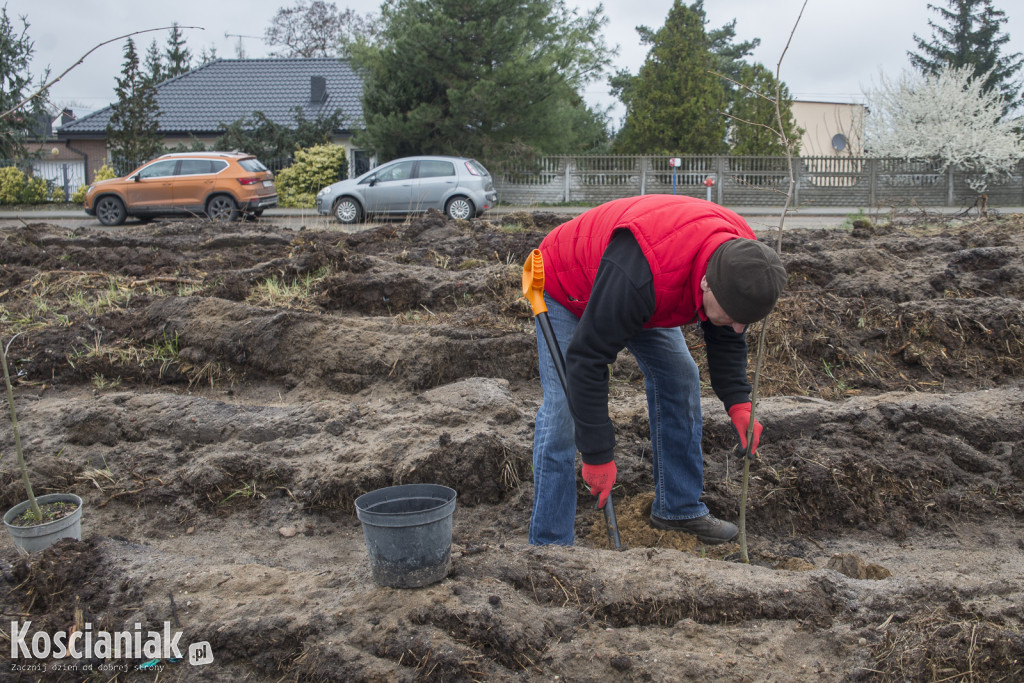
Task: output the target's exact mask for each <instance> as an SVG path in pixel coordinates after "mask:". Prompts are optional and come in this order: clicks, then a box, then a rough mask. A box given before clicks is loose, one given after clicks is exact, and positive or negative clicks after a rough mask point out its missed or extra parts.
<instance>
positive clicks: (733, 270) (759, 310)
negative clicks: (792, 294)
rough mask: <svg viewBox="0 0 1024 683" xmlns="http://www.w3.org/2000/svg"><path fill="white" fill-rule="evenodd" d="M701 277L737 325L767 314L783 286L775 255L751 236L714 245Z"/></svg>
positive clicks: (783, 280) (781, 274) (748, 322)
mask: <svg viewBox="0 0 1024 683" xmlns="http://www.w3.org/2000/svg"><path fill="white" fill-rule="evenodd" d="M705 277H706V278H707V280H708V286H709V287H711V293H712V294H714V296H715V300H716V301H718V305H719V306H721V307H722V310H724V311H725V312H726V314H728V316H729V317H730V318H732V319H733V320H734V321H735V322H738V323H740V324H741V325H749V324H750V323H754V322H757V321H758V320H760V319H761V318H764V317H765V316H766V315H768V314H769V313H770V312H771V310H772V308H773V307H774V306H775V302H776V301H778V299H779V295H780V294H782V290H783V289H784V288H785V286H786V269H785V268H784V267H783V266H782V261H780V260H779V255H778V254H776V253H775V250H774V249H772V248H771V247H769V246H767V245H766V244H764V243H762V242H758V241H757V240H751V239H742V238H740V239H734V240H729V241H728V242H726V243H725V244H723V245H722V246H720V247H718V249H715V253H713V254H712V255H711V260H710V261H708V270H707V273H706V274H705Z"/></svg>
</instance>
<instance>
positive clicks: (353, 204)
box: [334, 197, 363, 223]
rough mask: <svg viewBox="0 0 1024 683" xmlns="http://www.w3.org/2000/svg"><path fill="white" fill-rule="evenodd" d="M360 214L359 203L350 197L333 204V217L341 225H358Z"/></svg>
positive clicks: (361, 211)
mask: <svg viewBox="0 0 1024 683" xmlns="http://www.w3.org/2000/svg"><path fill="white" fill-rule="evenodd" d="M362 213H363V210H362V208H360V206H359V202H357V201H356V200H354V199H352V198H351V197H342V198H341V199H339V200H338V201H336V202H335V203H334V217H335V218H337V219H338V220H339V221H341V222H342V223H358V222H359V219H360V218H361V216H362Z"/></svg>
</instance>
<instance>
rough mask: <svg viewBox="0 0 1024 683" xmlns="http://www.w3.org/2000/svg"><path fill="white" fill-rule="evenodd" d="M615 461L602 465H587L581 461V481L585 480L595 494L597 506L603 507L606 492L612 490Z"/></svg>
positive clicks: (606, 495) (606, 498)
mask: <svg viewBox="0 0 1024 683" xmlns="http://www.w3.org/2000/svg"><path fill="white" fill-rule="evenodd" d="M615 472H616V470H615V461H614V460H612V461H611V462H606V463H605V464H603V465H588V464H587V463H583V481H585V482H587V485H588V486H589V487H590V492H591V493H592V494H594V495H595V496H597V497H598V498H597V507H599V508H603V507H604V504H605V501H607V500H608V494H610V493H611V492H612V486H614V485H615Z"/></svg>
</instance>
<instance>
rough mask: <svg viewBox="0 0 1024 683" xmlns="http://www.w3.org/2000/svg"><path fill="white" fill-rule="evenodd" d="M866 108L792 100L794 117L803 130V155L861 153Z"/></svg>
mask: <svg viewBox="0 0 1024 683" xmlns="http://www.w3.org/2000/svg"><path fill="white" fill-rule="evenodd" d="M866 114H867V107H865V106H864V105H863V104H850V103H847V102H812V101H802V100H794V101H793V119H794V120H795V121H796V125H798V126H800V127H801V128H803V129H804V134H803V137H802V138H800V156H803V157H809V156H862V155H863V154H864V117H865V115H866Z"/></svg>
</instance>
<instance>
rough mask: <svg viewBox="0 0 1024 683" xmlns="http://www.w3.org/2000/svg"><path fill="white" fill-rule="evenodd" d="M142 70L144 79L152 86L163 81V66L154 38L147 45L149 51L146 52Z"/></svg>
mask: <svg viewBox="0 0 1024 683" xmlns="http://www.w3.org/2000/svg"><path fill="white" fill-rule="evenodd" d="M143 70H144V72H145V74H146V78H148V79H149V80H150V82H151V83H153V84H156V83H159V82H160V81H162V80H164V64H163V61H162V59H161V56H160V48H158V47H157V46H156V39H155V38H154V39H153V42H152V43H150V44H149V49H148V50H146V61H145V65H144V69H143Z"/></svg>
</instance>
